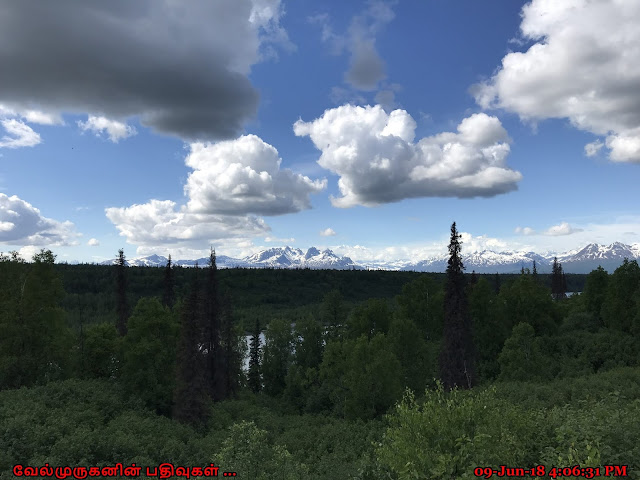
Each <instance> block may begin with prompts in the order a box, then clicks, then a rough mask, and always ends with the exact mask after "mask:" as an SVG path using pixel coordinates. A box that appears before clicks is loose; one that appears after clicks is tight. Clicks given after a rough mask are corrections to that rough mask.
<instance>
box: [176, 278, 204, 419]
mask: <svg viewBox="0 0 640 480" xmlns="http://www.w3.org/2000/svg"><path fill="white" fill-rule="evenodd" d="M201 316H202V314H201V308H200V285H199V279H198V270H197V269H196V271H195V274H194V278H193V283H192V285H191V289H190V292H189V294H188V295H187V297H186V299H185V300H184V302H183V303H182V312H181V322H182V325H181V328H180V341H179V343H178V350H177V358H176V388H175V390H174V394H173V418H175V419H176V420H178V421H179V422H182V423H188V424H190V425H198V424H201V423H202V422H203V421H204V420H206V418H207V395H208V385H207V368H206V367H207V366H206V358H205V356H204V354H203V351H202V343H203V338H202V329H201V319H200V317H201Z"/></svg>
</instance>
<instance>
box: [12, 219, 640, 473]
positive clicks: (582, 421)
mask: <svg viewBox="0 0 640 480" xmlns="http://www.w3.org/2000/svg"><path fill="white" fill-rule="evenodd" d="M461 248H464V246H463V245H461V244H460V236H459V235H458V233H457V230H456V226H455V223H454V224H453V225H452V229H451V241H450V245H449V253H450V259H449V264H448V268H447V273H445V274H425V273H416V272H385V271H332V270H269V269H260V270H257V269H256V270H253V269H251V270H250V269H230V270H218V269H217V268H216V263H215V252H213V251H212V252H211V256H210V260H209V264H208V265H202V266H200V268H177V267H175V266H173V265H171V264H169V265H168V266H167V267H166V268H152V267H147V268H142V267H125V264H124V260H125V258H124V252H122V251H120V252H119V253H118V263H117V265H114V266H98V265H66V264H56V263H55V256H54V254H53V253H52V252H50V251H48V250H42V251H41V252H40V253H39V254H37V255H35V256H34V258H33V259H31V260H32V261H30V262H26V261H25V260H23V259H21V258H20V257H19V256H18V255H17V254H16V253H11V254H9V255H1V256H0V478H14V475H17V476H24V475H25V474H27V475H29V474H30V473H33V470H31V469H29V468H27V467H37V468H39V467H43V466H50V467H52V468H55V467H63V466H70V467H78V466H81V467H87V468H88V467H93V466H96V467H104V466H107V467H113V466H114V465H116V464H117V463H122V464H123V465H124V466H125V467H130V466H132V465H133V464H135V466H137V467H141V468H142V470H141V476H143V477H146V469H147V468H150V469H151V470H153V469H154V468H156V467H157V466H159V465H160V464H162V463H172V464H173V465H174V466H176V467H177V466H184V467H200V470H197V469H194V470H189V471H188V472H186V471H185V470H178V469H176V470H175V471H171V468H173V467H167V466H165V467H163V469H161V470H160V473H159V475H158V476H160V477H161V478H162V477H169V476H187V473H188V474H189V476H191V477H206V476H214V473H217V476H222V472H237V477H239V478H246V479H266V478H279V479H301V480H304V479H328V478H354V479H457V478H462V479H465V478H478V477H482V478H488V477H489V476H490V472H489V474H487V472H488V470H484V468H485V467H491V468H496V469H499V468H500V466H501V465H506V466H507V467H509V468H523V469H531V468H536V470H535V471H533V472H529V473H527V474H526V475H525V474H522V475H520V476H521V477H523V476H524V477H528V478H536V477H540V478H555V477H557V476H560V477H563V478H594V477H596V476H605V474H607V476H625V475H626V476H627V477H628V478H640V471H639V469H640V365H639V358H640V344H639V342H638V340H639V338H640V267H639V266H638V264H637V263H636V262H635V261H625V262H624V263H623V264H622V265H621V266H620V267H619V268H618V269H617V270H616V271H615V272H613V273H612V274H608V273H607V272H606V271H604V270H603V269H601V268H600V269H597V270H594V271H593V272H591V273H590V274H588V275H570V274H564V273H563V271H562V266H561V265H560V264H559V263H557V262H555V263H554V268H553V273H552V274H551V275H542V274H538V273H537V271H536V267H535V265H528V266H523V268H522V271H521V272H520V273H519V274H514V275H497V274H495V275H476V274H475V273H469V272H465V271H464V265H462V262H461V261H460V252H461ZM565 292H582V293H581V294H580V295H573V296H570V297H567V296H566V295H565ZM261 334H262V335H261ZM247 335H249V336H250V340H249V342H248V344H247V342H246V340H245V337H246V336H247ZM261 338H264V341H262V340H261ZM245 352H248V369H245V368H244V367H243V364H244V362H245V359H244V355H245ZM212 463H213V464H214V465H215V467H216V469H217V468H219V471H218V470H214V469H213V468H212V467H211V464H212ZM16 465H18V467H16ZM576 465H578V466H579V467H580V468H582V470H580V469H577V470H576V469H574V468H573V467H575V466H576ZM608 466H610V468H609V467H608ZM204 467H209V469H208V470H204ZM554 467H555V468H556V469H557V470H556V469H554ZM563 467H570V468H569V469H568V470H564V471H563V470H562V468H563ZM479 468H482V470H479ZM598 468H600V470H597V469H598ZM47 472H48V471H46V469H45V470H43V471H40V470H37V471H35V475H33V476H41V475H42V474H47V475H48V473H47ZM60 472H61V474H64V472H63V471H60ZM95 472H97V471H94V473H95ZM514 472H515V471H513V472H512V473H514ZM67 473H68V472H67ZM85 473H86V472H85ZM127 473H129V474H131V475H126V474H127ZM135 473H136V472H135V470H127V471H126V472H123V473H122V474H118V475H116V476H118V477H122V478H131V476H136V475H133V474H135ZM76 474H77V475H79V478H82V471H79V470H78V471H75V472H73V474H72V475H71V478H73V476H74V475H76ZM47 475H42V476H47ZM53 475H54V476H55V473H54V474H53ZM29 476H31V475H29ZM63 476H64V475H63ZM495 476H497V475H495ZM512 476H517V475H515V473H514V475H512Z"/></svg>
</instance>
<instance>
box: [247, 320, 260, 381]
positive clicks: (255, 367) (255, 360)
mask: <svg viewBox="0 0 640 480" xmlns="http://www.w3.org/2000/svg"><path fill="white" fill-rule="evenodd" d="M247 382H248V384H249V388H250V389H251V391H252V392H253V393H258V392H259V391H260V390H262V378H261V374H260V320H259V319H258V318H256V323H255V326H254V328H253V333H252V335H251V340H250V341H249V375H248V379H247Z"/></svg>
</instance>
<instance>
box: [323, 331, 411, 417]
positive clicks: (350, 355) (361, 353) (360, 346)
mask: <svg viewBox="0 0 640 480" xmlns="http://www.w3.org/2000/svg"><path fill="white" fill-rule="evenodd" d="M320 379H321V381H322V382H323V387H324V390H323V391H324V392H326V393H327V394H328V396H329V398H330V400H331V403H332V404H333V411H334V412H335V413H336V414H337V415H340V416H344V417H346V418H362V419H370V418H374V417H375V416H377V415H380V414H382V413H384V412H385V411H386V410H387V409H388V408H389V407H390V406H391V405H393V403H394V402H395V401H396V400H397V399H398V398H399V395H400V393H401V392H402V367H401V365H400V362H399V361H398V359H397V358H396V357H395V355H394V354H393V351H392V345H391V343H390V342H389V340H388V339H387V337H385V335H383V334H381V333H379V334H377V335H375V336H374V337H372V338H371V339H368V338H367V337H366V336H365V335H362V336H361V337H360V338H358V339H354V340H343V341H333V342H330V343H328V344H327V347H326V350H325V355H324V358H323V360H322V365H321V367H320Z"/></svg>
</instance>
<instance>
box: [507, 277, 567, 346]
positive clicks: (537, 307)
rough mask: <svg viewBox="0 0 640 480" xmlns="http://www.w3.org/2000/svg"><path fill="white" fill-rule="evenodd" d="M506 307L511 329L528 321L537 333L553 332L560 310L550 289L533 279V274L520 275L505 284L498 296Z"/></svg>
mask: <svg viewBox="0 0 640 480" xmlns="http://www.w3.org/2000/svg"><path fill="white" fill-rule="evenodd" d="M498 303H499V305H501V308H504V310H503V312H504V315H505V325H506V327H507V328H508V329H509V330H510V329H511V328H513V326H515V325H517V324H518V323H528V324H530V325H531V326H532V327H533V329H534V330H535V332H536V334H538V335H543V334H552V333H554V332H555V331H556V328H557V323H558V310H557V309H556V305H555V304H554V302H553V301H552V297H551V295H550V292H549V290H547V288H546V287H544V286H543V285H542V284H540V283H538V282H536V281H534V280H533V278H532V276H531V275H520V276H519V277H518V278H517V279H516V280H515V281H513V282H511V283H510V284H508V285H504V286H503V287H502V289H501V291H500V295H499V296H498Z"/></svg>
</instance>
